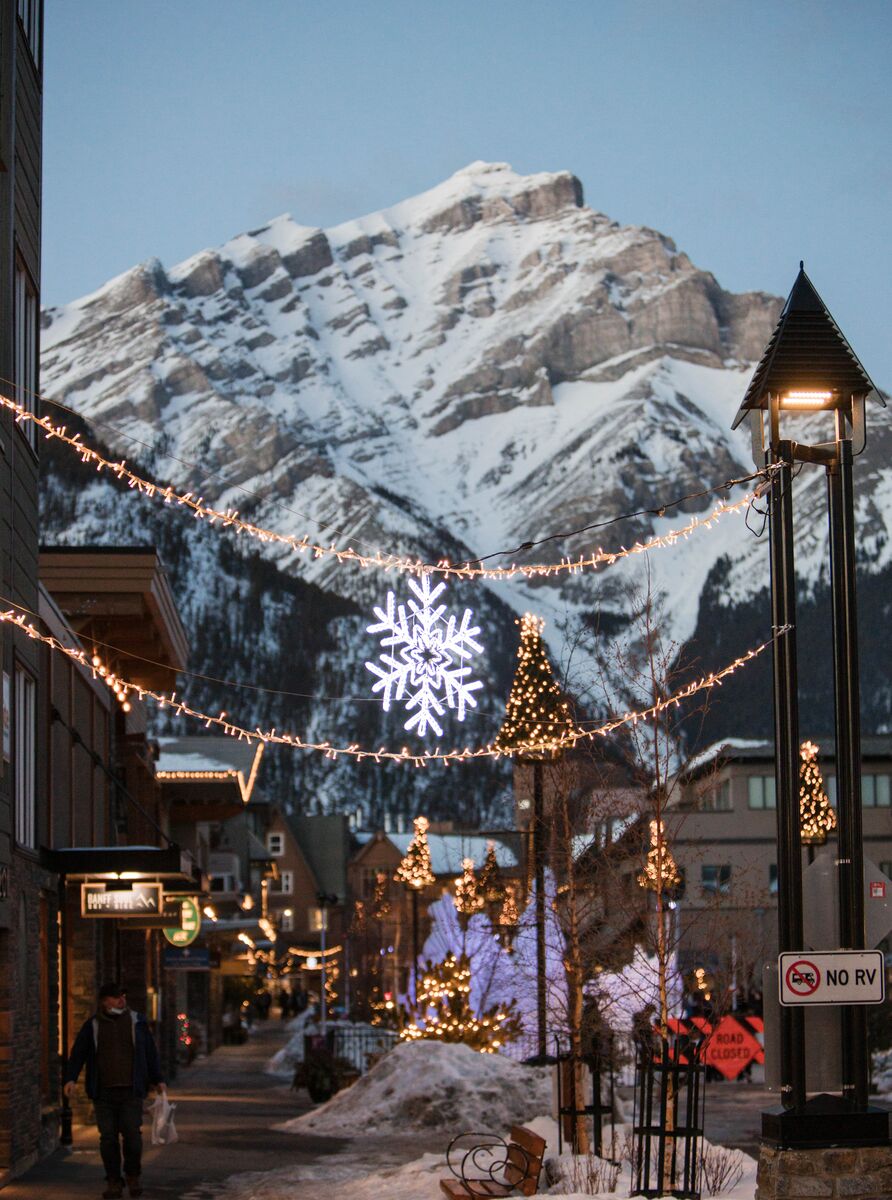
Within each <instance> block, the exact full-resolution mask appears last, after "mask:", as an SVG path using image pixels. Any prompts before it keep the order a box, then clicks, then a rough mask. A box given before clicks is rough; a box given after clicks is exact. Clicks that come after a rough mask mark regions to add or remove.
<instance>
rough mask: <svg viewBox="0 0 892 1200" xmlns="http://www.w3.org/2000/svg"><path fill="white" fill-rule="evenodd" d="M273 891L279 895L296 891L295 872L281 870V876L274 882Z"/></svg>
mask: <svg viewBox="0 0 892 1200" xmlns="http://www.w3.org/2000/svg"><path fill="white" fill-rule="evenodd" d="M272 891H274V892H275V893H276V895H278V896H290V895H291V894H292V892H293V891H294V872H293V871H280V872H279V878H278V879H277V880H276V881H275V882H274V883H273V884H272Z"/></svg>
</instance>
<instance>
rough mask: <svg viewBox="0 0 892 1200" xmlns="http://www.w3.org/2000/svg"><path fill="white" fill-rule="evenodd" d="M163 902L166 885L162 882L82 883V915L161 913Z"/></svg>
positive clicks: (154, 914)
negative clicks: (111, 884) (113, 884)
mask: <svg viewBox="0 0 892 1200" xmlns="http://www.w3.org/2000/svg"><path fill="white" fill-rule="evenodd" d="M163 904H164V897H163V885H162V884H160V883H132V884H123V885H122V886H112V887H109V885H108V884H106V883H82V884H81V916H82V917H128V916H132V917H152V916H160V915H161V913H162V911H163V908H162V906H163Z"/></svg>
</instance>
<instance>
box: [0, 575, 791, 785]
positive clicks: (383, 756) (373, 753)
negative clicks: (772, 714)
mask: <svg viewBox="0 0 892 1200" xmlns="http://www.w3.org/2000/svg"><path fill="white" fill-rule="evenodd" d="M0 603H3V604H8V605H10V607H9V608H7V609H6V610H4V611H0V623H2V624H8V625H11V626H12V627H13V628H14V629H18V630H19V631H20V632H21V633H23V634H25V635H26V636H27V637H29V638H31V639H32V640H33V641H36V642H40V643H41V644H42V645H44V646H48V647H49V648H50V649H51V650H54V651H55V652H56V653H59V654H63V655H65V657H66V658H68V659H70V660H71V661H72V662H75V663H77V664H78V666H80V667H83V668H84V670H86V671H89V672H90V673H91V674H92V676H93V677H94V678H95V679H102V680H104V682H105V683H106V684H107V685H108V687H109V688H111V689H112V690H113V691H114V693H115V695H116V696H117V697H118V698H119V699H120V698H121V696H122V695H123V696H124V697H125V698H126V697H127V696H129V695H131V694H133V695H135V696H137V697H138V698H139V699H140V700H152V701H154V703H155V704H157V705H158V707H159V708H161V709H165V708H169V709H170V710H171V711H172V712H173V713H174V714H175V715H176V716H178V717H194V718H195V720H197V721H201V722H202V723H203V724H204V726H205V728H207V729H211V728H215V729H219V730H221V731H222V732H223V733H224V734H225V735H226V736H227V737H233V738H237V739H238V740H239V741H245V742H248V744H249V745H253V744H254V742H263V743H264V744H265V745H275V746H290V747H291V748H292V749H294V750H315V751H319V752H321V753H323V754H324V755H325V757H326V758H329V759H332V760H336V759H338V758H341V757H345V758H353V759H355V760H356V761H358V762H362V760H363V759H371V760H372V761H373V762H376V763H381V762H405V763H411V764H412V765H413V766H416V767H423V766H426V765H427V764H428V763H445V764H448V763H450V762H469V761H471V760H473V759H480V758H510V757H513V756H514V755H516V754H524V753H528V752H529V751H530V750H546V749H549V748H550V744H546V743H537V744H535V745H534V744H532V743H530V744H528V745H527V744H525V745H521V746H518V747H516V748H514V749H512V750H511V751H510V752H508V753H502V752H500V751H498V750H496V749H494V748H493V746H491V745H489V746H480V747H478V748H477V749H474V750H472V749H469V748H467V747H466V748H465V749H464V750H440V749H439V748H438V749H436V750H423V751H417V752H413V751H411V750H409V748H408V747H407V746H403V748H402V749H401V750H387V749H386V748H385V747H383V746H382V747H381V748H380V749H378V750H365V749H363V748H362V747H361V746H359V745H358V744H356V743H351V744H350V745H347V746H333V745H332V744H331V742H311V741H306V740H304V739H303V738H302V737H300V736H299V735H298V734H295V733H281V732H279V731H278V730H277V729H276V728H275V727H273V728H272V729H261V728H260V727H259V726H258V727H255V728H254V729H248V728H247V727H246V726H244V725H239V724H237V723H236V722H234V721H230V720H229V719H228V718H227V716H226V713H225V711H223V712H220V713H219V714H218V715H217V716H214V715H213V714H211V713H206V712H202V711H201V710H200V709H196V708H192V707H191V706H190V705H189V704H187V703H186V702H185V701H184V700H182V699H178V698H177V694H176V692H175V691H172V692H169V693H163V692H156V691H154V690H153V689H152V688H147V687H144V686H143V685H142V684H138V683H133V682H132V681H131V680H128V679H124V678H123V677H122V676H120V675H118V674H116V673H115V672H109V671H107V670H106V669H105V668H104V667H102V666H97V665H96V664H95V663H94V662H93V660H92V658H91V657H90V656H89V655H88V654H87V651H86V650H84V649H82V648H78V647H74V646H66V645H65V644H64V642H62V641H60V640H59V638H57V637H54V636H52V635H51V634H46V633H41V632H40V630H39V629H38V628H37V627H36V626H35V625H34V624H33V622H31V621H29V620H28V616H27V613H25V612H23V611H21V609H19V608H18V606H16V605H14V604H13V602H12V601H10V600H9V599H7V598H6V597H2V596H0ZM789 628H790V626H787V625H785V626H783V627H782V628H780V629H776V630H775V631H774V632H773V633H772V635H771V637H770V638H768V639H767V640H766V641H764V642H762V643H761V644H760V645H758V646H754V647H753V648H752V649H750V650H747V651H746V652H745V653H744V654H741V655H740V656H739V657H738V658H735V659H734V661H733V662H730V663H728V665H727V666H725V667H722V669H721V670H719V671H711V672H710V673H709V674H707V675H703V676H701V677H700V678H699V679H697V680H694V681H693V682H691V683H689V684H687V685H686V686H685V687H683V688H682V689H681V690H680V691H678V692H675V693H674V694H673V695H671V696H666V697H665V698H663V699H661V700H658V701H657V702H656V703H655V704H652V705H650V706H648V707H647V708H643V709H639V710H638V711H637V712H626V713H624V714H623V715H622V716H619V717H615V718H613V719H612V720H610V721H607V722H605V723H604V724H603V725H600V726H598V727H597V728H596V729H585V730H583V729H577V730H575V731H574V732H573V733H571V734H566V733H565V734H563V735H562V739H561V744H562V746H566V744H567V742H568V741H571V742H572V744H574V745H575V744H576V743H577V742H581V741H593V740H594V739H595V738H597V737H606V736H607V734H609V733H612V732H613V730H615V729H619V728H620V726H622V725H629V724H632V725H634V724H637V722H638V721H647V720H650V719H651V718H653V717H656V716H658V715H659V714H660V713H661V712H664V711H665V710H666V709H668V708H671V707H673V706H675V707H677V706H678V705H679V704H681V703H682V702H683V701H684V700H687V699H689V698H690V697H691V696H694V695H696V693H697V692H701V691H705V690H707V689H710V688H713V687H717V686H720V685H721V683H722V681H723V680H725V679H726V678H727V677H728V676H729V675H733V674H734V672H735V671H737V670H739V669H740V668H742V667H744V666H745V665H746V664H747V663H749V662H751V661H752V660H753V659H754V658H758V657H759V655H760V654H762V653H763V652H764V651H765V650H767V649H768V648H769V646H771V645H773V643H774V642H775V641H776V640H777V638H779V637H781V636H783V635H784V634H785V633H787V631H788V630H789Z"/></svg>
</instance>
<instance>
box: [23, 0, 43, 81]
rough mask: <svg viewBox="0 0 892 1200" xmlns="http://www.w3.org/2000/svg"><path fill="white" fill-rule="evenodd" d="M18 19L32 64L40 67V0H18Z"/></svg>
mask: <svg viewBox="0 0 892 1200" xmlns="http://www.w3.org/2000/svg"><path fill="white" fill-rule="evenodd" d="M18 14H19V20H20V21H21V23H22V29H23V30H24V31H25V40H26V41H27V43H28V49H29V50H30V51H31V57H32V58H33V59H34V65H35V66H36V67H38V68H39V67H40V0H18Z"/></svg>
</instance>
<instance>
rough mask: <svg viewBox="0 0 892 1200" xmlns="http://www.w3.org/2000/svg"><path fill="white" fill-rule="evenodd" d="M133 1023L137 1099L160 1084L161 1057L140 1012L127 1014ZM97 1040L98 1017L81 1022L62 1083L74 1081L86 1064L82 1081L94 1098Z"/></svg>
mask: <svg viewBox="0 0 892 1200" xmlns="http://www.w3.org/2000/svg"><path fill="white" fill-rule="evenodd" d="M127 1015H128V1016H129V1017H130V1020H131V1022H132V1024H131V1028H132V1030H133V1093H134V1095H136V1096H138V1097H139V1098H140V1099H142V1097H144V1096H145V1094H146V1092H147V1091H148V1090H149V1088H150V1087H154V1085H155V1084H158V1083H163V1082H164V1076H163V1075H162V1074H161V1060H160V1059H159V1058H158V1048H157V1046H156V1045H155V1039H154V1038H153V1037H152V1033H151V1030H150V1029H149V1026H148V1023H147V1022H146V1019H145V1017H144V1016H143V1015H142V1013H135V1012H130V1013H129V1014H127ZM113 1019H114V1020H116V1021H126V1020H127V1016H121V1017H115V1018H113ZM98 1039H99V1017H98V1016H95V1017H91V1018H90V1019H89V1021H84V1023H83V1025H82V1026H81V1029H80V1033H79V1034H78V1035H77V1037H76V1038H75V1039H74V1045H73V1046H72V1047H71V1053H70V1054H69V1056H68V1064H67V1066H66V1068H65V1079H64V1082H65V1083H77V1077H78V1075H80V1073H81V1068H82V1067H86V1072H85V1075H84V1084H85V1086H86V1089H87V1095H88V1096H89V1097H90V1099H91V1100H95V1099H96V1098H97V1096H98V1094H99V1066H98V1062H97V1058H96V1047H97V1042H98Z"/></svg>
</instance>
